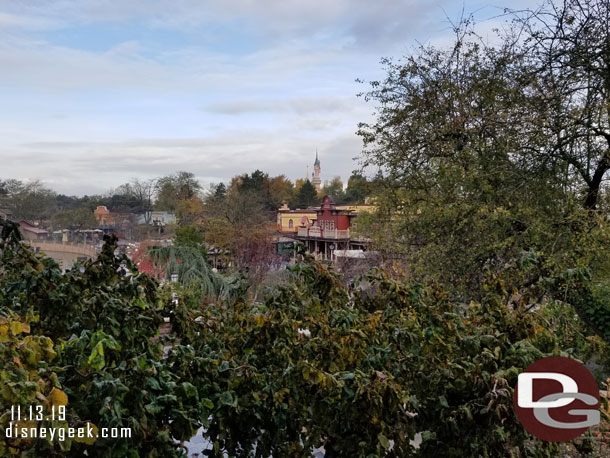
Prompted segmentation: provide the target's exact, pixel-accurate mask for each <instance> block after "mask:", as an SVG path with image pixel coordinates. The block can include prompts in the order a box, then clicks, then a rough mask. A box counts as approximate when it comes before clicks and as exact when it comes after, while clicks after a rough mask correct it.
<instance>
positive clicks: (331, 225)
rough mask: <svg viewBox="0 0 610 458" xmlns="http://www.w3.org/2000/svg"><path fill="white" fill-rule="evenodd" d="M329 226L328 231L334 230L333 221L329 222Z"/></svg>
mask: <svg viewBox="0 0 610 458" xmlns="http://www.w3.org/2000/svg"><path fill="white" fill-rule="evenodd" d="M329 226H330V230H331V231H334V230H335V222H334V221H331V222H330V225H329Z"/></svg>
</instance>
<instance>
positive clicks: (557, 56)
mask: <svg viewBox="0 0 610 458" xmlns="http://www.w3.org/2000/svg"><path fill="white" fill-rule="evenodd" d="M515 14H516V15H517V20H516V22H517V24H518V26H519V27H522V28H523V30H524V31H525V33H526V39H525V43H524V44H523V48H522V50H521V52H522V53H523V55H524V56H526V59H527V70H528V73H527V77H528V80H526V81H527V83H528V84H527V87H526V88H524V90H525V91H527V92H529V93H531V96H530V97H529V98H528V100H529V101H530V103H531V109H532V110H533V111H534V113H535V114H536V117H535V118H534V119H532V122H531V124H530V125H529V126H528V127H529V129H528V134H529V138H531V137H532V136H534V135H540V134H543V135H545V137H546V138H547V142H546V144H545V145H544V150H543V157H544V159H545V160H547V161H549V162H557V163H559V164H561V165H562V166H563V170H564V171H565V174H566V175H567V177H569V178H572V179H573V180H574V184H575V186H577V187H578V188H580V189H578V190H579V191H580V190H582V191H583V193H584V199H583V203H584V206H585V207H586V208H588V209H595V208H596V207H597V204H598V201H599V197H600V194H601V192H602V184H603V181H604V179H605V177H606V174H607V172H608V170H610V114H609V112H608V109H607V108H608V104H609V103H610V55H609V48H608V42H609V41H610V30H609V28H608V23H609V21H610V4H609V3H608V2H607V1H605V0H564V1H563V2H560V3H559V4H557V2H552V1H549V0H547V1H545V3H544V4H543V5H542V7H540V8H538V9H536V10H535V11H527V12H523V13H515Z"/></svg>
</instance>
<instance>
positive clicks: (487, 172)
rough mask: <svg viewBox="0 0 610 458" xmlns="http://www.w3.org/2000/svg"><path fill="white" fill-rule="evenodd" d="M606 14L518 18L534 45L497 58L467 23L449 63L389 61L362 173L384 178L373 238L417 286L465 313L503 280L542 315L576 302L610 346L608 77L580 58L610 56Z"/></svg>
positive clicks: (425, 50)
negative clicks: (602, 211) (582, 48)
mask: <svg viewBox="0 0 610 458" xmlns="http://www.w3.org/2000/svg"><path fill="white" fill-rule="evenodd" d="M602 3H603V2H594V1H589V2H576V1H566V2H565V3H564V4H563V6H561V7H560V8H557V9H553V8H552V7H551V6H550V4H549V3H547V4H545V5H546V8H547V10H544V8H543V10H542V11H543V12H541V13H536V14H534V15H529V16H527V17H521V16H519V17H517V24H518V25H519V28H518V29H515V32H518V31H519V30H522V31H524V32H523V33H524V34H525V37H526V38H525V39H523V37H524V35H522V36H521V38H520V39H516V38H517V37H516V36H515V35H509V36H506V37H504V38H503V40H501V42H500V44H499V45H497V46H491V45H488V44H487V43H488V42H485V41H483V40H480V39H479V38H478V37H477V35H476V33H475V31H474V30H473V29H472V28H471V27H470V24H469V23H468V22H466V23H465V24H464V23H462V24H460V25H459V26H458V27H456V30H455V31H456V34H457V36H456V40H455V42H454V44H453V46H452V47H450V48H448V49H436V48H433V47H420V48H419V49H418V50H417V52H416V53H414V55H412V56H409V57H406V58H405V59H404V60H403V61H399V62H396V61H393V60H391V59H386V60H384V63H385V65H386V67H387V76H386V78H385V79H384V80H383V81H376V82H373V83H372V85H371V90H370V91H369V92H368V93H366V94H365V98H366V99H367V100H369V101H375V102H376V104H377V106H376V116H375V121H374V123H372V124H370V125H369V124H365V123H363V124H361V125H360V131H359V133H360V135H361V136H362V138H363V141H364V150H363V159H364V163H365V165H369V166H374V167H377V168H378V169H379V170H381V171H382V172H383V173H384V179H383V180H376V192H377V193H378V195H379V196H380V197H381V198H380V199H377V202H378V203H379V213H378V215H377V217H376V218H372V219H371V220H370V225H369V227H368V231H366V232H367V233H368V234H369V236H370V237H371V238H373V239H374V240H375V241H376V242H377V244H378V247H379V249H380V250H383V251H385V253H386V255H387V256H388V257H392V258H393V259H394V260H399V261H402V262H404V266H405V270H406V271H407V272H408V274H409V276H410V277H411V278H413V279H417V280H420V281H422V282H424V283H430V282H437V283H439V284H443V285H444V287H445V288H446V289H447V290H448V291H452V294H455V295H456V297H460V298H461V299H462V300H464V301H465V302H468V301H469V300H479V299H481V298H482V297H483V296H484V294H485V291H484V285H485V284H487V283H488V282H489V280H490V279H491V278H500V279H502V282H503V284H504V285H505V287H506V288H507V289H509V290H510V289H512V288H514V289H515V290H518V291H520V295H521V297H522V299H523V300H524V301H525V302H526V303H527V304H528V305H527V310H530V311H533V312H532V313H537V312H538V311H539V310H544V308H545V307H547V306H548V305H549V304H552V303H553V302H554V301H562V300H568V301H569V303H570V304H571V305H573V306H574V308H575V310H576V311H577V312H578V314H579V315H580V316H581V318H582V319H583V320H584V321H585V322H587V323H588V324H589V326H590V329H591V330H593V331H594V332H596V333H597V334H598V335H599V336H601V337H604V338H606V339H607V338H608V329H609V327H608V325H609V324H610V319H609V318H608V317H609V315H610V305H609V304H608V302H607V300H606V299H604V293H603V291H606V290H607V287H608V280H607V279H608V274H609V273H610V265H609V263H608V259H609V256H610V253H609V250H608V244H607V240H608V234H609V230H610V228H609V227H608V221H606V218H605V217H600V216H599V215H595V214H594V212H592V211H591V210H592V209H593V208H594V207H595V206H596V205H597V201H598V198H599V192H600V190H599V189H596V186H597V185H596V184H595V183H594V182H595V181H596V180H594V179H593V177H594V176H599V175H600V174H601V175H602V176H603V175H604V174H605V166H604V162H605V159H604V158H605V157H606V154H607V153H606V151H608V147H607V145H605V144H604V143H603V142H602V140H601V138H602V137H603V135H602V134H601V133H599V132H596V131H595V129H593V128H594V127H595V128H597V127H598V126H599V125H600V124H599V123H601V124H603V123H605V122H606V120H607V118H606V117H605V116H606V115H605V113H603V112H602V107H603V106H605V105H604V104H605V103H607V102H604V100H606V99H605V98H604V97H606V95H605V92H604V91H605V89H604V90H602V89H601V88H599V87H600V86H603V84H604V83H603V80H602V79H601V78H602V75H597V76H595V75H592V74H589V73H591V72H593V73H595V72H596V71H597V70H595V72H594V69H590V71H589V70H587V71H585V70H586V69H587V65H588V64H587V62H589V60H586V59H581V56H580V55H579V54H578V53H577V52H576V50H577V48H575V47H573V46H572V44H573V43H580V40H581V39H582V40H585V42H586V43H587V46H589V47H590V48H591V49H593V50H596V49H597V51H594V52H598V53H599V52H601V51H600V50H601V49H606V48H604V46H606V45H607V41H603V40H604V38H603V37H604V35H603V33H606V32H607V31H606V32H602V31H601V30H600V31H599V32H600V34H601V35H599V36H600V37H601V38H600V40H601V41H599V42H595V41H594V38H595V37H596V36H597V35H595V34H592V33H589V32H590V30H589V27H592V28H593V30H594V29H595V28H596V27H597V25H596V24H598V20H597V19H596V18H593V15H594V13H595V12H596V11H597V12H598V13H600V14H601V17H602V18H604V17H606V16H604V14H606V13H605V12H604V11H605V10H604V8H607V6H608V5H607V2H606V3H604V5H602ZM579 5H580V6H579ZM602 13H603V14H602ZM570 18H571V19H570ZM587 18H589V19H590V22H587V21H588V20H589V19H587ZM542 21H544V23H543V22H542ZM564 22H565V23H564ZM572 25H574V28H573V27H572ZM579 27H580V29H579ZM578 30H581V32H578ZM579 33H582V37H581V36H580V35H579ZM571 43H572V44H571ZM549 46H550V47H551V48H553V49H556V48H557V47H559V46H563V48H561V49H562V50H563V51H562V52H557V53H549V51H548V49H547V48H548V47H549ZM585 55H586V54H585ZM589 57H591V58H593V57H595V56H594V55H591V56H589ZM590 62H592V64H591V65H593V67H595V68H597V66H600V65H602V66H603V65H605V64H604V63H602V62H599V63H596V61H595V60H591V61H590ZM587 72H589V73H587ZM596 78H597V79H596ZM591 84H593V86H594V87H595V88H597V89H595V90H594V89H593V88H589V86H590V85H591ZM588 98H590V100H589V99H588ZM595 110H597V111H595ZM587 113H588V114H587ZM583 117H584V118H587V117H589V119H590V120H595V121H591V122H589V121H583V120H582V119H581V118H583ZM576 118H578V119H580V121H578V120H577V119H576ZM594 134H595V135H596V136H594ZM600 135H601V137H600ZM587 170H590V171H591V174H590V175H587V173H589V172H587ZM583 171H584V173H583ZM588 177H589V178H591V180H589V178H588ZM583 188H585V191H584V192H583V191H582V190H583ZM593 195H595V196H596V197H595V199H594V200H595V202H594V201H593V200H592V198H593V197H592V196H593ZM360 229H361V227H360V224H359V230H360ZM582 266H588V268H587V269H584V270H583V268H582ZM568 285H569V286H568ZM564 287H565V288H567V289H568V290H572V291H573V292H574V296H571V295H570V294H568V296H566V295H565V292H562V288H564ZM566 298H569V299H566Z"/></svg>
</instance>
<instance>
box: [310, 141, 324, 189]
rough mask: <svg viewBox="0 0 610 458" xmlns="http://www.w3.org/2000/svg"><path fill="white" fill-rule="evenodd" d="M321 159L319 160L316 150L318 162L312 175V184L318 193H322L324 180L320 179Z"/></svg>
mask: <svg viewBox="0 0 610 458" xmlns="http://www.w3.org/2000/svg"><path fill="white" fill-rule="evenodd" d="M320 170H321V168H320V159H318V151H317V150H316V160H315V161H314V163H313V173H312V174H311V184H312V185H313V187H314V188H316V191H318V192H320V189H321V188H322V179H321V178H320Z"/></svg>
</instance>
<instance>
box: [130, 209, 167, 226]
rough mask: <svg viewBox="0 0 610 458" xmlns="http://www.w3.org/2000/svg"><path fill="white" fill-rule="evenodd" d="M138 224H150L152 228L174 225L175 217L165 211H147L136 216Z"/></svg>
mask: <svg viewBox="0 0 610 458" xmlns="http://www.w3.org/2000/svg"><path fill="white" fill-rule="evenodd" d="M137 222H138V224H151V225H153V226H157V225H161V226H165V225H166V224H176V215H174V214H173V213H170V212H166V211H148V212H145V213H144V214H142V215H138V220H137Z"/></svg>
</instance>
